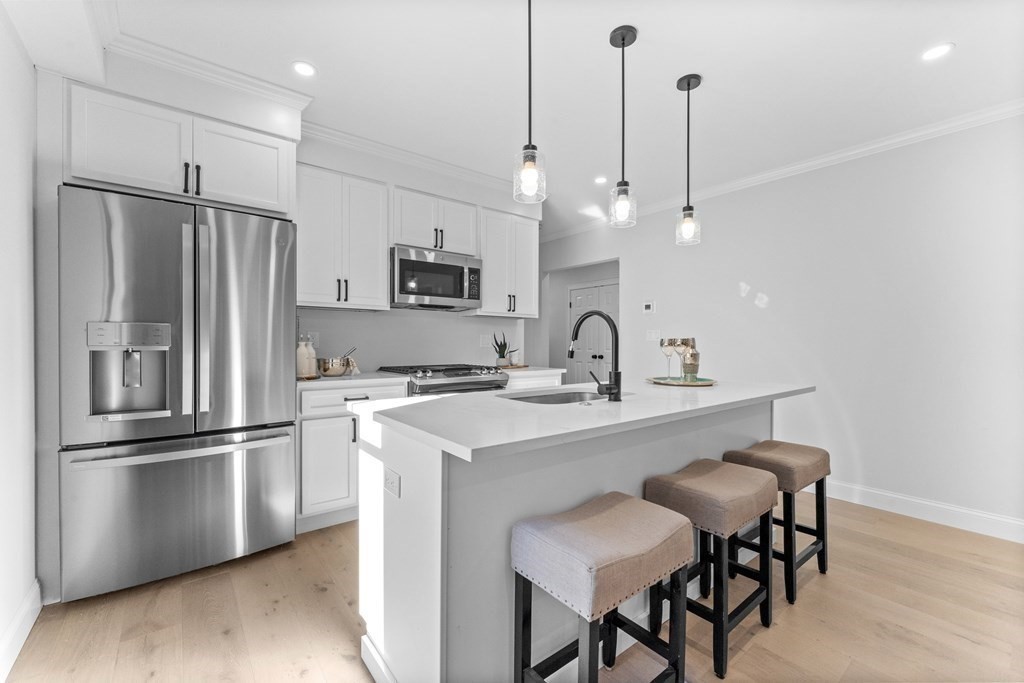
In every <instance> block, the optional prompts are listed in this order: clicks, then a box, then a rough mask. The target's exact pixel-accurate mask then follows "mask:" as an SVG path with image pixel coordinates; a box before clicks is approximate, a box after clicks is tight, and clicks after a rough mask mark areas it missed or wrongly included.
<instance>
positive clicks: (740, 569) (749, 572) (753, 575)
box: [729, 562, 761, 581]
mask: <svg viewBox="0 0 1024 683" xmlns="http://www.w3.org/2000/svg"><path fill="white" fill-rule="evenodd" d="M729 568H730V569H732V570H733V571H734V572H736V573H737V574H739V575H740V576H745V577H746V578H748V579H751V580H753V581H760V580H761V572H760V571H759V570H757V569H754V568H753V567H748V566H747V565H745V564H740V563H739V562H730V563H729Z"/></svg>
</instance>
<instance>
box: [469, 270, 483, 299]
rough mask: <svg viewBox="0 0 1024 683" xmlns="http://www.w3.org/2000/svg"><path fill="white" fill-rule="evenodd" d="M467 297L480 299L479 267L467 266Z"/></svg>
mask: <svg viewBox="0 0 1024 683" xmlns="http://www.w3.org/2000/svg"><path fill="white" fill-rule="evenodd" d="M466 298H467V299H477V300H479V299H480V269H479V268H469V291H468V292H466Z"/></svg>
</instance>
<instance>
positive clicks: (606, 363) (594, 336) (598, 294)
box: [566, 284, 619, 384]
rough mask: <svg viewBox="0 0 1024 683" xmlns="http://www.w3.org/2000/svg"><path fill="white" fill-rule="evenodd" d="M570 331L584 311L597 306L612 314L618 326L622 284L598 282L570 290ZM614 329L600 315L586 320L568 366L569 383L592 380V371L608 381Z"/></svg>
mask: <svg viewBox="0 0 1024 683" xmlns="http://www.w3.org/2000/svg"><path fill="white" fill-rule="evenodd" d="M569 302H570V303H569V333H570V334H571V333H572V329H573V327H575V326H576V321H577V320H579V319H580V316H582V315H583V314H584V313H585V312H587V311H590V310H594V309H598V310H601V311H604V312H605V313H607V314H608V315H610V316H611V317H612V320H614V321H615V323H616V325H617V324H618V321H619V286H618V284H610V285H595V286H592V287H579V288H575V289H571V290H569ZM611 348H612V343H611V332H610V330H609V329H608V325H607V324H606V323H605V322H604V321H603V320H600V319H599V318H596V317H595V318H590V319H589V320H587V321H586V322H584V323H583V327H582V328H581V329H580V336H579V339H578V341H577V342H576V346H575V349H576V353H575V355H574V357H573V358H572V359H571V360H569V366H568V367H567V368H566V374H567V375H568V383H570V384H578V383H580V382H593V381H594V380H593V378H592V377H591V376H590V373H591V372H593V373H594V374H595V375H597V376H598V377H599V378H600V379H601V381H602V382H605V381H607V380H608V371H609V370H610V369H611V360H612V352H611Z"/></svg>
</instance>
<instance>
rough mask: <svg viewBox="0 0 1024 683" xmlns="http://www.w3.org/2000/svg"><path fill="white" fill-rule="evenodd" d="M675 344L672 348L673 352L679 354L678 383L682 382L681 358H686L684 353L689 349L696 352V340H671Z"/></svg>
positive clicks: (690, 338) (687, 338) (681, 338)
mask: <svg viewBox="0 0 1024 683" xmlns="http://www.w3.org/2000/svg"><path fill="white" fill-rule="evenodd" d="M672 341H673V342H675V343H674V344H673V345H672V346H673V349H674V351H675V352H676V353H677V354H679V381H682V380H683V358H684V356H686V352H687V351H688V350H690V349H693V350H696V348H697V340H696V339H694V338H693V337H680V338H678V339H673V340H672Z"/></svg>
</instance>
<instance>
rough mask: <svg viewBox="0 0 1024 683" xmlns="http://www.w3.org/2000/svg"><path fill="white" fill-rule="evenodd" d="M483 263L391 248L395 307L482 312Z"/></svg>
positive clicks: (434, 252)
mask: <svg viewBox="0 0 1024 683" xmlns="http://www.w3.org/2000/svg"><path fill="white" fill-rule="evenodd" d="M482 263H483V262H482V261H481V260H480V259H478V258H474V257H472V256H464V255H462V254H450V253H448V252H445V251H438V250H431V249H419V248H416V247H404V246H397V245H396V246H394V247H392V248H391V307H392V308H425V309H433V310H441V311H465V310H468V309H470V308H480V269H481V265H482Z"/></svg>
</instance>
